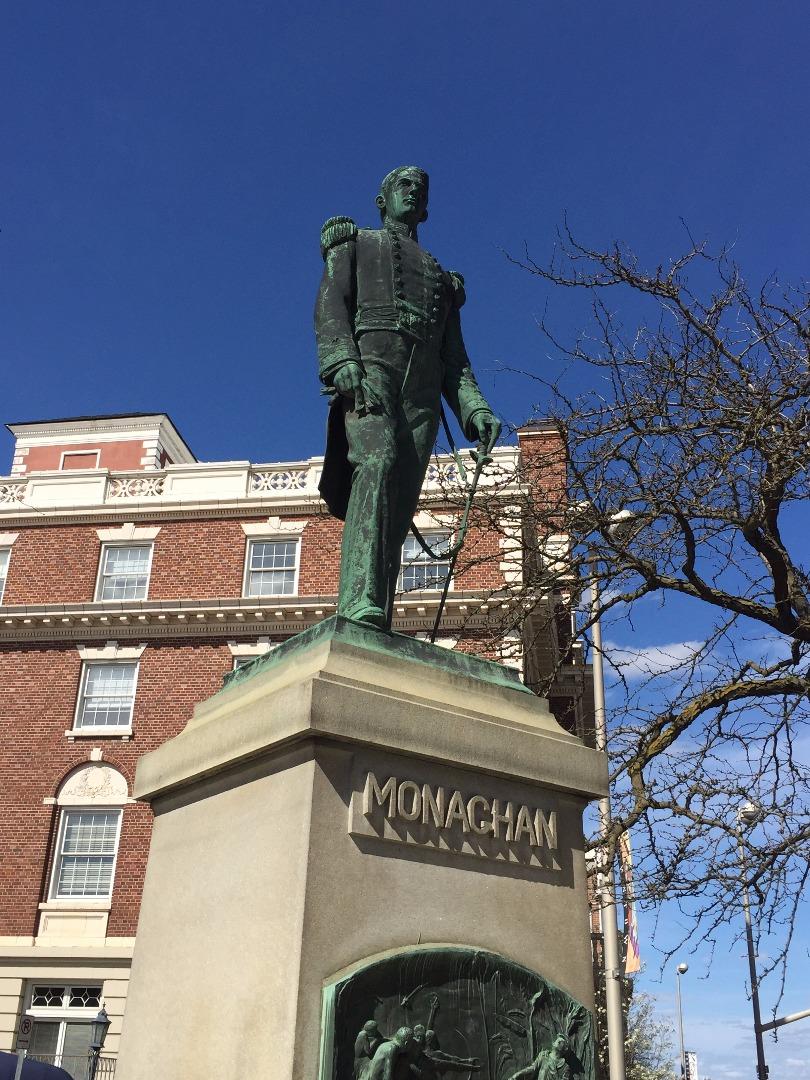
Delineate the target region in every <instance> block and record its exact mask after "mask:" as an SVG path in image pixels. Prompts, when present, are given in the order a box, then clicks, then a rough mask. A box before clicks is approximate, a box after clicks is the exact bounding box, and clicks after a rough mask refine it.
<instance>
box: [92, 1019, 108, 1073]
mask: <svg viewBox="0 0 810 1080" xmlns="http://www.w3.org/2000/svg"><path fill="white" fill-rule="evenodd" d="M109 1029H110V1018H109V1016H107V1010H106V1009H105V1008H104V1006H103V1005H102V1006H101V1008H100V1009H99V1011H98V1013H97V1014H96V1018H95V1020H93V1022H92V1023H91V1024H90V1067H89V1069H88V1080H95V1077H96V1070H97V1069H98V1059H99V1056H100V1055H101V1048H102V1047H103V1046H104V1040H105V1039H106V1038H107V1032H108V1031H109Z"/></svg>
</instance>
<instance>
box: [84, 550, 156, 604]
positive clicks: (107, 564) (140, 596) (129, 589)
mask: <svg viewBox="0 0 810 1080" xmlns="http://www.w3.org/2000/svg"><path fill="white" fill-rule="evenodd" d="M151 563H152V545H151V544H114V545H113V544H110V545H108V544H105V545H104V547H103V548H102V551H101V568H100V571H99V577H98V588H97V590H96V599H97V600H145V599H146V590H147V589H148V587H149V569H150V566H151Z"/></svg>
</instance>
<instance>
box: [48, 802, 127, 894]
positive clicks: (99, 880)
mask: <svg viewBox="0 0 810 1080" xmlns="http://www.w3.org/2000/svg"><path fill="white" fill-rule="evenodd" d="M120 827H121V811H120V810H63V811H62V820H61V822H60V825H59V839H58V841H57V849H56V860H55V864H54V868H53V880H52V883H51V899H52V900H87V899H92V900H106V899H109V897H110V896H111V894H112V882H113V872H114V870H115V856H116V852H117V850H118V834H119V831H120Z"/></svg>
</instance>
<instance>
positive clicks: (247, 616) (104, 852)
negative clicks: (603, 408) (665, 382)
mask: <svg viewBox="0 0 810 1080" xmlns="http://www.w3.org/2000/svg"><path fill="white" fill-rule="evenodd" d="M9 430H10V431H11V432H12V434H13V435H14V437H15V440H16V446H15V452H14V458H13V463H12V466H11V471H10V475H9V476H6V477H0V724H1V725H2V727H1V728H0V738H1V739H2V773H3V775H2V786H0V807H1V809H0V833H2V840H1V841H0V842H1V843H2V852H3V865H4V873H3V878H2V884H0V969H1V970H0V1049H12V1048H13V1046H14V1033H15V1031H16V1028H17V1025H18V1022H19V1018H20V1016H21V1014H22V1013H27V1014H29V1015H30V1016H32V1017H33V1018H34V1021H35V1023H34V1038H33V1041H32V1044H31V1052H32V1053H36V1054H38V1055H41V1056H44V1057H49V1058H50V1059H51V1060H56V1061H57V1062H58V1061H59V1060H62V1062H63V1064H64V1065H65V1067H67V1068H69V1069H70V1068H74V1069H75V1071H76V1075H77V1076H78V1075H83V1073H82V1072H81V1069H82V1063H83V1062H84V1061H85V1060H86V1052H87V1045H88V1036H89V1030H88V1022H89V1020H91V1019H92V1018H93V1017H94V1016H95V1014H96V1012H97V1010H98V1007H99V1003H100V1002H101V1001H103V1002H104V1003H105V1005H106V1008H107V1010H108V1012H109V1014H110V1016H111V1018H112V1027H111V1029H110V1034H109V1037H108V1040H107V1044H106V1047H105V1053H109V1054H110V1055H111V1056H112V1057H114V1055H115V1052H116V1049H117V1045H118V1035H119V1033H120V1030H121V1020H122V1016H123V1012H124V1006H125V1001H126V992H127V981H128V973H129V966H130V960H131V956H132V950H133V946H134V942H135V932H136V926H137V920H138V907H139V900H140V893H141V887H142V883H143V877H144V871H145V868H146V859H147V854H148V848H149V839H150V831H151V811H150V809H149V807H148V806H147V805H145V804H142V803H137V802H136V801H134V800H133V798H132V795H131V793H132V788H133V779H134V774H135V766H136V764H137V761H138V758H139V757H140V756H141V755H142V754H143V753H145V752H147V751H149V750H152V749H153V748H155V747H156V746H158V745H159V744H160V743H161V742H163V741H164V740H166V739H168V738H170V737H172V736H173V735H175V734H177V733H178V732H179V731H180V730H181V729H182V728H183V727H184V726H185V724H186V722H187V721H188V719H189V717H190V715H191V712H192V709H193V708H194V705H195V704H196V703H197V702H199V701H200V700H202V699H204V698H206V697H208V696H209V695H211V694H213V693H214V692H215V691H217V690H218V689H219V688H220V686H221V684H222V679H223V676H224V675H225V673H226V672H227V671H229V670H231V669H232V668H233V667H234V666H237V665H238V664H240V663H242V662H244V661H245V660H249V659H251V658H252V657H254V656H256V655H259V654H260V653H262V652H266V651H267V650H269V649H271V648H272V647H273V645H274V644H275V643H278V642H280V641H282V640H284V639H285V638H287V637H289V636H291V635H293V634H295V633H297V632H299V631H300V630H302V629H305V628H306V627H307V626H310V625H312V623H313V622H316V621H318V620H320V619H323V618H325V617H327V616H329V615H331V614H333V613H334V610H335V598H336V597H335V594H336V591H337V581H338V566H339V547H340V529H341V526H340V523H339V522H337V521H336V520H334V519H332V518H330V517H329V516H328V515H327V514H326V512H325V510H324V508H323V506H322V504H321V503H320V501H319V498H318V494H317V480H318V474H319V469H320V466H321V459H320V458H310V459H309V460H306V461H298V462H284V463H280V464H271V465H252V464H250V463H249V462H246V461H226V462H214V463H208V462H200V461H198V460H197V459H196V457H195V456H194V454H193V453H192V452H191V450H190V449H189V448H188V446H187V445H186V443H185V442H184V441H183V439H182V437H181V436H180V434H179V432H178V431H177V429H176V428H175V427H174V425H173V424H172V422H171V420H170V419H169V418H168V416H166V415H165V414H149V415H132V416H102V417H79V418H72V419H67V420H55V421H48V422H36V423H29V424H12V425H10V426H9ZM550 450H551V451H552V452H555V451H556V455H557V456H556V460H557V461H558V463H561V464H558V465H557V466H556V467H555V468H553V469H549V466H548V464H547V463H548V462H549V460H551V459H552V458H553V456H554V454H553V453H552V455H551V457H550V456H549V451H550ZM562 450H563V448H562V443H561V439H560V435H559V433H558V432H557V431H556V429H554V428H552V427H550V426H548V425H543V424H542V423H540V424H536V425H531V426H529V427H527V428H525V429H523V430H522V431H521V432H519V435H518V445H517V446H511V447H510V446H507V447H502V448H499V449H498V450H496V452H495V456H496V466H497V469H498V471H499V475H500V477H501V480H500V481H499V482H498V483H497V484H495V483H494V482H491V483H492V486H491V490H490V493H489V498H490V499H491V501H492V502H493V503H497V505H498V506H502V507H503V508H504V514H503V527H502V528H498V527H495V526H494V525H493V521H496V522H497V520H498V518H497V514H496V515H495V516H494V517H493V515H492V513H490V514H489V515H488V516H487V518H486V519H482V520H481V521H479V522H478V523H474V524H473V527H472V529H471V532H470V536H469V541H468V546H467V548H466V549H465V553H464V556H463V560H462V561H461V562H460V564H459V567H458V568H457V571H456V573H455V575H454V578H453V581H452V585H451V589H450V592H449V595H448V602H447V607H446V611H445V615H444V618H443V621H442V629H441V631H440V643H441V644H443V645H445V646H448V647H457V648H461V649H467V650H471V651H475V652H479V653H484V654H486V655H490V656H494V657H496V658H500V659H502V660H504V661H505V662H509V663H516V664H519V665H523V666H524V668H525V671H526V673H527V678H528V677H529V676H530V677H531V679H532V680H534V681H537V682H538V685H539V683H540V681H542V677H543V675H544V673H545V674H547V673H548V672H549V671H550V670H551V668H552V667H554V666H555V664H556V663H557V661H559V660H560V658H561V657H563V658H564V659H565V660H566V661H567V663H566V664H564V665H563V666H562V667H559V670H558V672H557V679H556V682H555V685H554V687H553V689H552V692H551V695H550V698H551V701H552V707H553V708H554V709H555V712H556V713H557V715H558V717H559V718H560V719H561V720H562V722H563V723H565V725H566V726H568V727H569V728H571V729H573V730H576V731H577V733H580V734H581V733H582V716H581V710H580V708H579V706H578V702H579V700H580V698H581V696H582V691H583V687H584V685H585V679H586V677H587V669H586V668H584V667H583V666H582V663H581V659H580V657H579V654H578V652H577V647H576V645H572V643H571V635H570V614H569V613H568V612H567V609H566V608H565V606H564V605H563V606H562V607H561V608H560V607H559V606H558V612H559V614H558V618H557V619H556V621H554V622H548V621H547V622H545V623H544V626H545V627H546V629H545V630H543V631H542V632H540V631H538V628H537V627H538V626H539V623H538V624H537V625H535V626H534V627H533V629H532V634H531V637H530V638H526V636H525V635H524V636H523V637H522V636H521V634H520V633H519V632H517V631H513V632H512V633H511V634H507V635H506V636H505V638H504V640H503V641H502V642H501V644H500V645H493V644H491V641H492V634H491V633H490V629H491V617H492V613H493V611H494V610H496V609H497V608H498V606H499V604H500V602H501V599H500V598H502V597H503V596H505V595H507V594H508V593H509V591H510V589H511V590H514V589H515V588H517V587H519V586H520V584H521V581H522V579H523V575H524V570H525V567H526V561H525V560H526V554H525V552H526V546H527V541H526V535H524V534H523V532H522V530H521V528H520V525H519V515H518V525H517V526H516V524H515V521H516V519H515V505H518V506H519V495H520V491H521V489H522V488H523V489H525V487H526V485H527V484H528V485H529V486H531V485H535V484H539V485H543V484H546V485H552V486H554V485H562V484H563V482H564V459H563V457H564V456H563V454H562ZM532 462H534V466H532ZM538 462H542V463H544V464H542V465H538ZM454 469H455V466H454V465H453V463H452V460H451V459H445V458H442V459H438V460H437V461H436V463H435V464H434V465H432V466H431V468H430V470H429V473H428V477H427V479H426V484H425V490H424V499H423V507H424V508H423V509H422V510H421V511H420V513H419V515H418V519H417V524H418V526H419V527H420V528H421V530H422V532H423V533H424V534H426V535H427V538H428V539H429V540H431V541H432V542H433V543H434V546H435V544H441V542H442V541H443V540H445V539H447V538H448V537H449V536H450V534H451V530H452V524H453V521H454V514H453V512H452V506H451V505H449V503H448V496H447V491H446V484H447V482H448V481H450V482H452V480H453V471H454ZM533 470H534V471H533ZM538 470H539V471H538ZM504 476H505V477H506V478H507V479H506V482H504V480H503V477H504ZM487 482H488V481H485V484H484V499H486V498H487V490H486V483H487ZM510 503H511V508H510V509H511V515H512V516H511V517H510V516H509V514H507V513H506V508H507V506H508V504H510ZM490 509H491V507H490ZM558 539H559V538H558ZM562 539H563V542H564V538H562ZM534 547H535V549H536V548H537V545H534ZM403 555H404V565H403V572H402V582H401V584H402V586H403V592H402V593H401V594H400V596H399V597H398V601H397V604H396V608H395V612H396V617H395V629H396V630H398V631H400V632H403V633H414V634H426V633H427V632H429V630H430V628H431V626H432V623H433V619H434V615H435V612H436V608H437V604H438V599H439V595H440V587H441V584H442V583H443V574H444V573H446V564H443V563H438V564H436V563H428V562H427V561H426V560H425V559H424V557H423V556H422V555H421V553H420V552H419V549H418V548H416V546H415V545H412V544H411V541H410V539H409V541H408V542H406V545H405V550H404V552H403ZM555 601H559V598H552V599H550V600H549V605H550V609H551V608H552V607H553V606H554V602H555ZM535 618H536V617H535ZM548 627H551V628H552V629H551V631H549V630H548ZM488 628H489V629H488ZM527 640H530V645H529V647H528V650H527V648H526V641H527ZM212 992H213V988H212ZM155 993H159V994H163V995H165V997H166V1004H167V1007H172V1008H182V1002H177V1001H174V1000H173V998H172V993H171V987H156V988H155Z"/></svg>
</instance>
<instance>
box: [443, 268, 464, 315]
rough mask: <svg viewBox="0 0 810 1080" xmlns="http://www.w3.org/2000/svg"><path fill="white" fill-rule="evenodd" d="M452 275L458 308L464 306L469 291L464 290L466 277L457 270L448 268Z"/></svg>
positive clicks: (454, 296)
mask: <svg viewBox="0 0 810 1080" xmlns="http://www.w3.org/2000/svg"><path fill="white" fill-rule="evenodd" d="M447 273H448V275H449V276H450V283H451V284H452V286H453V299H454V300H455V304H456V307H457V308H460V307H464V303H465V301H466V299H467V293H466V292H465V290H464V278H463V277H462V275H461V274H459V272H458V271H457V270H448V271H447Z"/></svg>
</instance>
